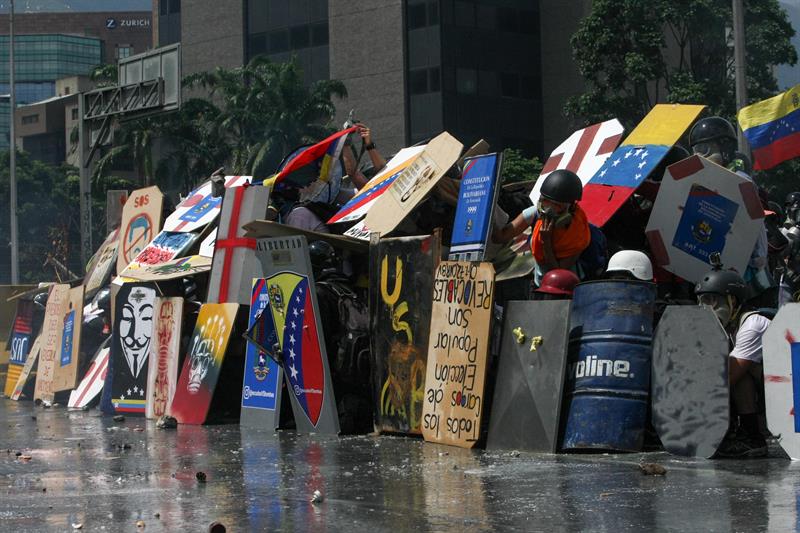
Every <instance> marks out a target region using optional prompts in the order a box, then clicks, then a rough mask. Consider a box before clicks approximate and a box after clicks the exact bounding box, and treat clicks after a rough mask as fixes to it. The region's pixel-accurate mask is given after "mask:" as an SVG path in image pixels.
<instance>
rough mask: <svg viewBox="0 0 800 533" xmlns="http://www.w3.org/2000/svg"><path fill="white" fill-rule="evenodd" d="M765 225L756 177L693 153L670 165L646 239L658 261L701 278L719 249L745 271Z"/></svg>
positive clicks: (732, 265)
mask: <svg viewBox="0 0 800 533" xmlns="http://www.w3.org/2000/svg"><path fill="white" fill-rule="evenodd" d="M763 225H764V210H763V209H762V207H761V202H760V200H759V198H758V191H757V189H756V186H755V185H754V184H753V182H752V181H749V180H748V179H746V178H743V177H742V176H739V175H738V174H734V173H733V172H731V171H729V170H727V169H725V168H722V167H721V166H719V165H717V164H715V163H712V162H711V161H709V160H707V159H705V158H704V157H701V156H699V155H693V156H691V157H689V158H687V159H684V160H683V161H680V162H678V163H675V164H674V165H670V166H669V168H668V169H667V174H666V175H665V176H664V179H663V181H662V182H661V189H660V190H659V192H658V197H657V198H656V202H655V204H654V205H653V211H652V213H651V214H650V221H649V222H648V223H647V240H648V242H649V243H650V249H651V250H652V251H653V256H654V257H655V260H656V263H657V264H658V266H660V267H661V268H663V269H664V270H667V271H669V272H672V273H673V274H675V275H677V276H680V277H682V278H684V279H685V280H687V281H691V282H693V283H696V282H697V281H699V280H700V279H702V277H703V276H704V275H705V274H706V273H707V272H708V271H709V270H710V269H711V267H710V266H709V256H710V255H711V254H713V253H716V252H719V254H720V256H721V259H722V264H723V265H725V268H733V269H735V270H736V271H737V272H739V273H744V271H745V269H746V268H747V263H748V261H749V260H750V256H751V254H752V253H753V247H754V246H755V244H756V241H757V240H758V236H759V234H760V233H761V230H762V228H763Z"/></svg>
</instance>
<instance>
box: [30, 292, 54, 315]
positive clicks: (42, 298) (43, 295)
mask: <svg viewBox="0 0 800 533" xmlns="http://www.w3.org/2000/svg"><path fill="white" fill-rule="evenodd" d="M49 296H50V293H49V291H44V292H40V293H39V294H37V295H36V296H34V297H33V304H34V305H35V306H36V307H38V308H39V309H41V310H42V311H44V309H45V308H46V307H47V298H48V297H49Z"/></svg>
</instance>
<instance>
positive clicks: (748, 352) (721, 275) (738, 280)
mask: <svg viewBox="0 0 800 533" xmlns="http://www.w3.org/2000/svg"><path fill="white" fill-rule="evenodd" d="M695 294H696V295H697V300H698V303H699V304H700V305H704V306H706V307H709V308H710V309H711V310H712V311H713V312H714V314H715V315H716V316H717V319H718V320H719V322H720V324H722V327H723V328H724V329H725V331H726V332H727V333H728V335H729V336H730V337H731V338H732V339H733V349H732V350H731V352H730V357H729V358H728V361H729V362H728V382H729V383H730V387H731V396H732V399H733V407H734V411H735V412H734V413H732V414H733V415H734V416H732V417H731V429H730V430H729V431H728V434H727V435H726V436H725V439H724V440H723V442H722V444H720V447H719V449H718V451H717V453H718V455H719V456H721V457H763V456H765V455H766V454H767V444H766V441H765V440H764V436H763V435H762V434H761V432H760V430H759V424H758V409H757V404H758V402H757V398H758V396H759V389H760V388H761V387H763V381H764V377H763V364H762V361H763V359H762V338H763V335H764V332H766V331H767V328H768V327H769V324H770V319H769V318H768V317H767V316H765V314H764V313H763V312H762V311H750V312H744V313H743V312H742V311H743V308H744V306H745V302H746V299H747V284H746V283H745V281H744V279H742V277H741V276H740V275H739V274H737V273H735V272H732V271H729V270H712V271H711V272H709V273H707V274H706V275H705V276H704V277H703V279H702V280H700V282H699V283H697V285H696V286H695ZM737 416H738V427H737V426H736V425H735V422H736V417H737Z"/></svg>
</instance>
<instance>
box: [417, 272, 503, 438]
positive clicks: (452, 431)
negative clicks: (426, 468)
mask: <svg viewBox="0 0 800 533" xmlns="http://www.w3.org/2000/svg"><path fill="white" fill-rule="evenodd" d="M493 302H494V268H493V267H492V265H491V263H467V262H458V263H457V262H452V261H443V262H442V263H439V266H438V267H437V268H436V277H435V278H434V282H433V305H432V306H431V334H430V337H429V340H428V365H427V370H426V374H425V397H424V400H423V402H424V403H423V405H422V436H423V437H424V438H425V440H426V441H429V442H439V443H442V444H451V445H453V446H460V447H462V448H472V447H473V446H475V444H476V443H477V442H478V439H479V438H480V433H481V420H482V418H483V411H484V409H483V408H484V405H485V403H486V402H485V401H484V381H485V379H486V359H487V355H488V352H489V333H490V331H491V322H492V309H493Z"/></svg>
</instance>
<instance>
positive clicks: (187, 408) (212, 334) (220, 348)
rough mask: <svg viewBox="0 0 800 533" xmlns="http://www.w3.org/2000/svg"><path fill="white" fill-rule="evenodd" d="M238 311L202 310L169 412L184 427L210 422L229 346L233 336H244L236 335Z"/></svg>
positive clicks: (229, 307)
mask: <svg viewBox="0 0 800 533" xmlns="http://www.w3.org/2000/svg"><path fill="white" fill-rule="evenodd" d="M238 311H239V304H236V303H225V304H203V305H202V307H200V314H199V315H198V316H197V324H196V325H195V327H194V333H192V337H191V339H190V340H189V348H188V353H187V355H186V358H185V359H184V361H183V368H182V369H181V374H180V377H178V384H177V386H176V388H175V396H174V397H173V399H172V406H171V407H170V411H169V412H170V414H171V415H172V416H174V417H175V418H176V419H177V420H178V422H180V423H181V424H204V423H205V422H206V420H207V419H208V416H209V414H210V411H211V402H212V400H213V399H214V392H215V390H216V388H217V382H218V381H219V379H220V375H221V374H222V364H223V360H224V359H225V354H226V351H228V343H229V341H230V340H231V338H232V336H233V335H235V334H238V335H241V333H240V332H239V333H234V330H235V328H236V314H237V312H238ZM240 331H241V330H240ZM239 364H241V363H239ZM237 392H238V391H237ZM237 396H238V394H237Z"/></svg>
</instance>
